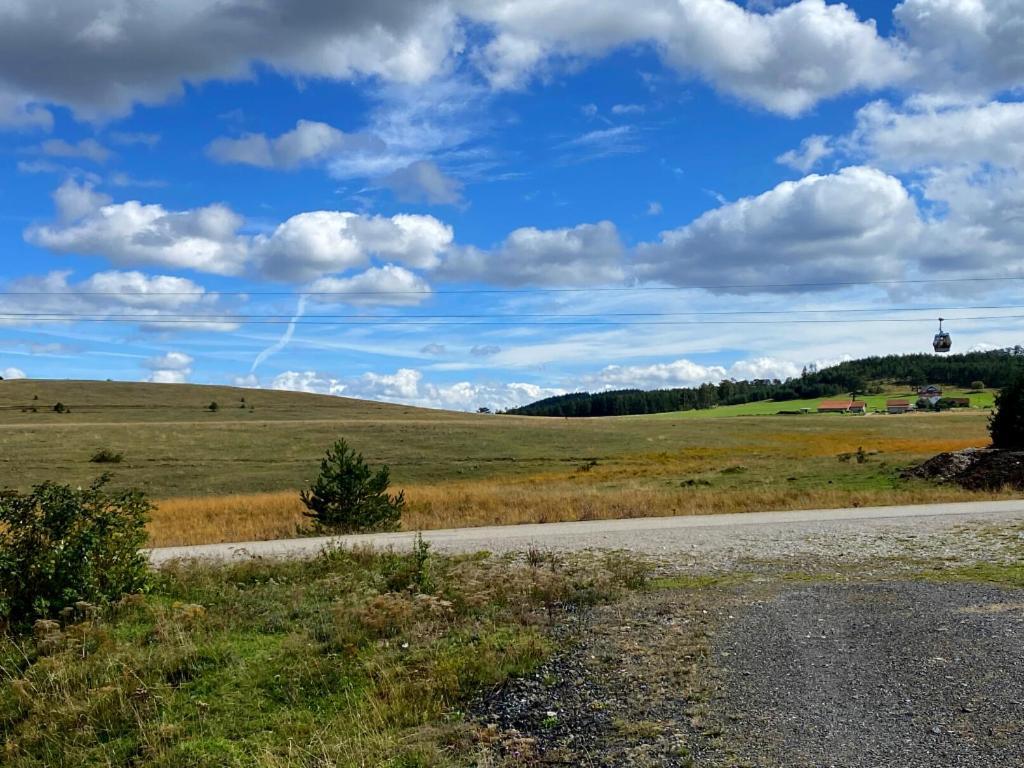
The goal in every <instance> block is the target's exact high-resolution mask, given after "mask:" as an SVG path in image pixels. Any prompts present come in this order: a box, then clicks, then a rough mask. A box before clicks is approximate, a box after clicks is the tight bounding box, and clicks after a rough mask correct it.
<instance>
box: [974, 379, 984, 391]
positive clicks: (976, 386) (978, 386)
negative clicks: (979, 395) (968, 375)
mask: <svg viewBox="0 0 1024 768" xmlns="http://www.w3.org/2000/svg"><path fill="white" fill-rule="evenodd" d="M984 388H985V382H984V381H981V380H980V379H979V380H976V381H972V382H971V389H974V390H978V389H984Z"/></svg>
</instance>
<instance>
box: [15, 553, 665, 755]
mask: <svg viewBox="0 0 1024 768" xmlns="http://www.w3.org/2000/svg"><path fill="white" fill-rule="evenodd" d="M422 554H423V553H420V554H417V553H411V554H395V553H369V552H360V551H345V550H334V551H329V552H326V553H324V554H323V555H321V556H320V557H318V558H316V559H314V560H310V561H304V562H264V561H259V560H253V561H246V562H241V563H237V564H233V565H230V566H222V567H214V566H208V565H206V566H204V565H199V564H194V563H192V564H187V563H186V564H176V565H171V566H168V567H167V568H165V569H162V571H161V574H160V580H159V582H158V584H157V587H156V590H155V591H154V593H152V594H149V595H145V596H143V595H135V596H131V597H129V598H126V599H125V600H123V601H121V602H120V603H119V604H117V605H115V606H110V607H109V608H107V609H103V610H99V611H97V612H95V613H92V614H91V615H90V616H89V617H88V618H86V619H84V620H77V621H69V622H67V623H64V624H63V625H62V626H60V628H59V629H58V630H56V631H55V632H53V633H51V634H52V635H53V637H50V638H48V641H47V643H46V644H45V645H44V644H42V643H40V642H39V641H37V640H34V639H33V638H32V637H31V636H11V635H0V764H2V765H3V766H5V767H7V766H9V767H10V768H42V767H44V766H46V767H49V766H54V767H55V768H56V766H97V768H99V767H100V766H103V767H104V768H106V767H109V766H127V765H131V766H138V767H139V768H144V767H148V768H188V767H189V766H194V767H195V768H199V767H200V766H202V767H203V768H206V767H207V766H211V767H212V766H230V767H231V768H235V767H236V766H237V767H238V768H241V767H242V766H257V765H258V766H268V767H275V768H276V767H278V766H280V767H281V768H283V767H284V766H290V767H291V768H324V767H325V766H352V768H355V767H356V766H360V767H361V766H435V768H442V767H446V766H451V767H452V768H454V766H457V765H466V764H468V762H469V755H467V754H464V753H465V751H467V750H471V749H472V748H473V744H474V731H473V725H472V724H471V723H466V722H464V721H463V720H462V719H461V718H460V717H458V714H457V713H458V711H459V710H460V709H461V708H462V705H463V703H464V702H465V701H466V699H467V698H468V697H470V696H471V695H473V694H474V693H475V692H477V691H480V690H481V689H483V688H486V687H492V686H495V685H497V684H500V683H501V682H503V681H504V680H505V679H506V678H507V677H509V676H513V675H522V674H525V673H527V672H529V671H530V670H532V669H533V668H534V667H536V665H537V664H539V663H540V662H541V661H542V660H543V659H544V658H545V657H546V656H547V655H548V654H549V653H550V651H551V650H552V649H553V642H552V640H551V639H550V637H549V636H548V634H547V632H546V626H547V625H548V624H549V623H550V622H551V621H552V620H553V619H555V620H557V619H558V618H559V617H560V616H562V615H563V614H562V611H563V610H575V609H578V608H580V607H582V606H584V605H589V604H593V603H596V602H600V601H605V600H609V599H613V598H614V597H615V596H616V595H617V594H619V593H621V592H622V591H624V590H626V589H629V588H633V587H635V586H642V583H643V581H644V579H645V577H646V573H647V570H646V568H645V567H643V564H642V563H640V562H638V561H626V560H625V559H623V558H621V557H615V556H608V557H605V558H593V559H591V560H588V561H586V562H584V561H565V562H559V561H554V560H552V561H550V562H546V563H544V564H543V565H541V566H533V565H529V564H520V563H515V562H512V561H510V560H498V559H481V558H445V557H436V556H433V555H429V554H428V555H427V556H426V557H423V556H420V555H422Z"/></svg>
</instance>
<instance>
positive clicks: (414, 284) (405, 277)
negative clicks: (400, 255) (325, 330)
mask: <svg viewBox="0 0 1024 768" xmlns="http://www.w3.org/2000/svg"><path fill="white" fill-rule="evenodd" d="M309 291H310V293H311V294H312V295H313V298H314V299H315V300H316V301H318V302H321V303H338V302H344V303H345V304H353V305H356V306H359V305H367V304H374V305H377V306H394V307H403V306H415V305H417V304H419V303H421V302H423V301H425V300H426V299H428V298H430V284H429V283H427V281H426V280H424V279H423V278H422V277H420V276H419V275H417V274H415V273H414V272H410V271H409V270H407V269H405V268H403V267H398V266H395V265H394V264H385V265H384V266H383V267H371V268H370V269H368V270H366V271H365V272H360V273H359V274H357V275H353V276H352V277H323V278H320V279H319V280H317V281H315V282H314V283H312V284H311V285H310V286H309ZM316 294H329V295H320V296H317V295H316Z"/></svg>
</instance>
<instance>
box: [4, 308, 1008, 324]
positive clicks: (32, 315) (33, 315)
mask: <svg viewBox="0 0 1024 768" xmlns="http://www.w3.org/2000/svg"><path fill="white" fill-rule="evenodd" d="M995 309H1024V305H1021V304H989V305H973V306H960V307H950V306H944V307H844V308H842V309H838V310H837V309H835V308H827V309H739V310H703V311H691V312H601V313H593V312H591V313H582V314H577V313H566V312H557V313H550V312H549V313H545V312H501V313H494V312H486V313H456V314H426V313H416V314H405V315H381V314H367V313H346V314H310V315H304V316H303V317H302V318H300V320H310V319H312V320H316V319H322V320H395V319H397V320H409V319H413V320H439V319H455V320H463V319H490V318H496V317H500V318H506V319H514V318H546V319H560V318H568V319H598V320H603V319H605V318H608V317H705V316H723V315H813V314H823V313H826V312H829V313H833V314H835V313H837V312H839V313H867V312H951V311H952V312H962V311H969V310H970V311H974V310H995ZM172 316H173V317H176V318H188V319H194V320H196V321H197V322H199V321H207V320H215V321H238V322H245V321H249V320H281V321H283V322H292V319H293V315H292V314H280V313H276V314H244V315H243V314H211V313H206V314H198V313H190V312H177V313H173V314H171V313H169V314H165V315H160V314H153V313H134V314H128V313H117V314H107V313H101V312H0V317H4V318H11V317H18V318H26V319H40V318H41V319H63V318H67V319H70V320H75V319H81V318H99V319H104V320H106V319H110V320H147V319H154V318H160V317H172Z"/></svg>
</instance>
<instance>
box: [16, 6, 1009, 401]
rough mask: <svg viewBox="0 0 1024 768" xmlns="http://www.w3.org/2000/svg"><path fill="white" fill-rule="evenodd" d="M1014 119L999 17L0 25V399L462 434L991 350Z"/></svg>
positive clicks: (188, 17) (416, 17) (631, 15)
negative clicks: (947, 334)
mask: <svg viewBox="0 0 1024 768" xmlns="http://www.w3.org/2000/svg"><path fill="white" fill-rule="evenodd" d="M1022 95H1024V3H1022V2H1021V1H1020V0H904V2H901V3H897V4H893V3H887V2H876V1H869V0H863V1H861V2H851V3H849V4H841V3H825V2H821V0H799V2H791V3H785V2H772V0H747V2H746V3H742V2H731V1H730V0H630V2H624V1H623V0H486V1H485V0H380V2H374V3H366V2H362V0H359V1H356V0H221V1H220V2H216V3H211V2H208V0H176V1H175V2H174V3H166V2H161V1H160V0H48V1H47V2H45V3H42V2H38V0H0V375H3V376H4V377H5V378H18V377H30V378H70V379H115V380H127V381H154V382H165V383H175V382H193V383H199V384H234V385H239V386H246V387H262V388H276V389H291V390H301V391H308V392H320V393H327V394H336V395H343V396H351V397H361V398H370V399H377V400H384V401H390V402H401V403H409V404H415V405H423V406H429V407H443V408H452V409H458V410H476V409H477V408H480V407H488V408H492V409H504V408H509V407H514V406H516V405H520V404H524V403H527V402H531V401H533V400H536V399H539V398H541V397H546V396H549V395H553V394H559V393H562V392H566V391H573V390H578V389H589V390H599V389H607V388H625V387H641V388H655V387H672V386H692V385H696V384H699V383H702V382H704V381H719V380H721V379H724V378H737V379H747V378H782V379H784V378H786V377H789V376H795V375H799V373H800V371H801V370H802V369H803V367H804V366H807V365H811V364H814V365H819V366H822V365H828V364H830V363H834V362H836V361H839V360H843V359H850V358H856V357H862V356H866V355H872V354H886V353H910V352H923V351H929V350H930V342H931V337H932V335H933V334H934V332H935V327H936V324H937V323H936V318H937V317H938V316H940V315H942V316H944V317H946V318H948V319H947V321H946V328H947V330H949V331H951V332H952V334H953V339H954V342H953V343H954V351H966V350H969V349H990V348H997V347H1004V346H1010V345H1015V344H1019V343H1021V341H1022V333H1021V332H1022V330H1024V300H1022V299H1021V298H1020V292H1021V289H1022V288H1024V262H1022V258H1021V257H1022V254H1024V248H1022V246H1024V100H1022ZM895 321H898V322H895Z"/></svg>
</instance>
